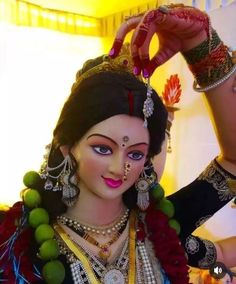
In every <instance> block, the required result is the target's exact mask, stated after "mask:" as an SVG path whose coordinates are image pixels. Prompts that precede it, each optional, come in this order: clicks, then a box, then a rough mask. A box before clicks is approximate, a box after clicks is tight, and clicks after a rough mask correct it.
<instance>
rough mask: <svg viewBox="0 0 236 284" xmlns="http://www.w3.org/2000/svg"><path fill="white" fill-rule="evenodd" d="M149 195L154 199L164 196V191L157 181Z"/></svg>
mask: <svg viewBox="0 0 236 284" xmlns="http://www.w3.org/2000/svg"><path fill="white" fill-rule="evenodd" d="M151 195H152V197H153V198H154V199H156V200H160V199H162V198H163V197H164V195H165V191H164V189H163V187H162V186H161V185H160V184H159V183H158V184H157V185H155V187H154V188H153V189H152V190H151Z"/></svg>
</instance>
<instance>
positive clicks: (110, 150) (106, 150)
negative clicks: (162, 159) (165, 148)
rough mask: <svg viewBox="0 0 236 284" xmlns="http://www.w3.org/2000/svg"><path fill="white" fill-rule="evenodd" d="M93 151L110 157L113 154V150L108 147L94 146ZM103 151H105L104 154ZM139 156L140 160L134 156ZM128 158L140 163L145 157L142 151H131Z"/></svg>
mask: <svg viewBox="0 0 236 284" xmlns="http://www.w3.org/2000/svg"><path fill="white" fill-rule="evenodd" d="M92 149H93V150H94V151H95V152H96V153H97V154H99V155H103V156H106V155H110V154H112V149H111V148H110V147H108V146H106V145H95V146H92ZM101 150H105V151H104V152H102V151H101ZM137 154H138V158H137V157H136V158H135V157H134V155H137ZM128 157H129V158H130V159H132V160H134V161H140V160H142V158H143V157H144V153H142V152H140V151H131V152H129V153H128Z"/></svg>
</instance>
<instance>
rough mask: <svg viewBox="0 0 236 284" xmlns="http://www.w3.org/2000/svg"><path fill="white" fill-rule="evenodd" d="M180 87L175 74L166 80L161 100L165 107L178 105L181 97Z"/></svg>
mask: <svg viewBox="0 0 236 284" xmlns="http://www.w3.org/2000/svg"><path fill="white" fill-rule="evenodd" d="M181 92H182V90H181V86H180V81H179V77H178V75H177V74H175V75H171V76H170V78H169V79H168V80H167V83H166V85H165V89H164V92H163V93H162V97H163V100H164V102H165V105H166V106H173V105H174V104H175V103H178V102H179V100H180V96H181Z"/></svg>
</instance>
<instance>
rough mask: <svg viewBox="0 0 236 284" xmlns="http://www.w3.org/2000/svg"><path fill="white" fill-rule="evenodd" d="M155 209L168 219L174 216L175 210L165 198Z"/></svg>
mask: <svg viewBox="0 0 236 284" xmlns="http://www.w3.org/2000/svg"><path fill="white" fill-rule="evenodd" d="M156 208H157V209H159V210H161V211H162V212H163V213H164V214H166V215H167V216H168V217H169V218H172V217H173V216H174V214H175V208H174V205H173V204H172V202H171V201H169V200H168V199H166V198H163V199H162V200H160V201H159V202H158V203H157V205H156Z"/></svg>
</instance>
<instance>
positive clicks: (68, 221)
mask: <svg viewBox="0 0 236 284" xmlns="http://www.w3.org/2000/svg"><path fill="white" fill-rule="evenodd" d="M128 217H129V209H126V210H125V212H124V213H123V214H122V215H121V216H119V218H118V220H115V221H114V222H112V223H111V224H110V225H108V226H104V227H102V226H101V227H98V226H95V225H88V224H85V223H82V222H79V221H78V220H75V219H72V218H69V217H67V216H64V215H61V216H58V217H57V220H58V222H59V223H60V224H62V225H66V226H68V227H69V228H73V229H74V230H75V231H80V230H81V229H82V230H83V231H85V232H87V233H92V234H96V235H103V236H107V235H111V234H114V233H117V232H118V231H119V230H120V229H121V228H122V227H123V226H124V224H126V223H127V220H128Z"/></svg>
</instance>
